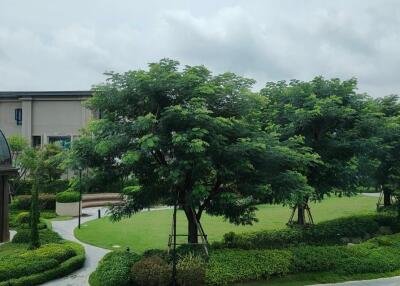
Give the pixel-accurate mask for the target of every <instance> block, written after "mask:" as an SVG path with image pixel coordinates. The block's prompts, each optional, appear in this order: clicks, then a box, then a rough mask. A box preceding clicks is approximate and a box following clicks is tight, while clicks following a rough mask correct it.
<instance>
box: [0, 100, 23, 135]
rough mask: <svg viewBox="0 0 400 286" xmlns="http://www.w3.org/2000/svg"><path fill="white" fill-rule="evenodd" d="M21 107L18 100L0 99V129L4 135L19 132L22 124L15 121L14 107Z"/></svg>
mask: <svg viewBox="0 0 400 286" xmlns="http://www.w3.org/2000/svg"><path fill="white" fill-rule="evenodd" d="M21 107H22V104H21V102H20V101H18V100H0V129H1V130H2V131H3V132H4V134H5V135H6V137H8V136H11V135H17V134H21V130H22V126H21V125H17V122H16V121H15V109H16V108H21Z"/></svg>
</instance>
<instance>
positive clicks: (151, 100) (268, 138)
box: [73, 59, 319, 242]
mask: <svg viewBox="0 0 400 286" xmlns="http://www.w3.org/2000/svg"><path fill="white" fill-rule="evenodd" d="M253 84H254V81H253V80H251V79H246V78H243V77H240V76H237V75H235V74H233V73H224V74H220V75H212V73H211V72H210V71H209V70H207V69H206V68H205V67H204V66H193V67H192V66H185V67H184V68H183V69H180V66H179V63H178V62H176V61H173V60H169V59H163V60H161V61H160V62H158V63H152V64H150V65H149V69H148V70H146V71H142V70H141V71H129V72H126V73H123V74H117V73H112V74H110V78H109V79H108V80H107V81H106V82H105V83H104V84H100V85H98V86H96V87H95V88H94V89H93V97H92V98H91V99H89V102H88V106H89V108H91V109H93V110H101V111H102V119H100V120H97V121H94V122H92V123H91V124H90V126H89V128H88V130H87V132H86V133H85V134H84V136H82V137H81V138H80V139H79V140H77V141H75V143H74V145H75V146H74V148H73V153H74V154H75V155H74V156H75V158H76V160H79V162H80V165H82V166H84V167H85V168H86V167H88V168H90V169H91V170H95V171H96V172H100V173H102V174H105V176H104V177H107V178H109V181H110V182H111V181H113V180H114V181H115V180H116V178H119V179H120V180H122V179H123V178H135V179H136V180H137V186H139V187H140V189H139V191H137V192H131V193H129V196H128V200H127V201H126V204H124V205H122V206H116V207H114V208H113V209H112V213H113V218H114V219H121V218H122V217H125V216H130V215H132V214H133V213H136V212H138V211H139V210H141V209H143V208H146V207H149V206H151V205H152V204H154V203H155V202H158V201H160V200H161V201H164V202H167V203H169V204H172V202H174V201H175V200H176V196H177V193H179V204H180V207H181V208H183V209H184V210H185V214H186V216H187V219H188V222H189V224H190V225H191V227H190V229H191V230H192V232H191V234H190V236H189V240H190V241H191V242H195V241H196V240H197V236H196V234H195V231H196V224H195V221H194V216H196V218H197V220H199V219H201V216H202V214H203V213H204V212H207V213H209V214H212V215H217V216H223V217H225V218H226V219H227V220H228V221H229V222H231V223H235V224H252V223H254V222H256V221H257V218H256V217H255V211H256V209H257V207H256V206H257V204H258V203H259V202H260V200H263V201H266V200H269V201H273V200H276V201H282V199H283V198H284V197H286V196H288V194H290V193H292V192H294V191H298V190H305V191H308V192H309V191H311V189H310V187H309V186H308V183H307V180H306V177H305V175H304V174H303V171H304V170H307V166H311V165H313V166H316V165H318V163H319V161H318V156H316V155H315V154H312V153H311V149H310V148H306V147H304V142H302V141H303V139H302V138H301V137H294V138H286V139H285V140H282V139H281V138H279V134H277V133H276V132H270V130H267V128H265V127H264V126H263V123H262V122H260V121H259V110H255V108H262V107H265V99H264V98H263V97H261V96H259V95H258V94H256V93H253V92H252V91H251V88H252V85H253Z"/></svg>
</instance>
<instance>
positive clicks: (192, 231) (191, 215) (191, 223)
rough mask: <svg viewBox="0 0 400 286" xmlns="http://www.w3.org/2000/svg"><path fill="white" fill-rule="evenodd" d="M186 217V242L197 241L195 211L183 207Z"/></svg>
mask: <svg viewBox="0 0 400 286" xmlns="http://www.w3.org/2000/svg"><path fill="white" fill-rule="evenodd" d="M185 214H186V218H187V221H188V243H198V242H199V239H198V229H197V222H196V213H195V212H194V210H193V209H191V208H188V209H185Z"/></svg>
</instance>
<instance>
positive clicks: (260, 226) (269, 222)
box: [75, 196, 377, 252]
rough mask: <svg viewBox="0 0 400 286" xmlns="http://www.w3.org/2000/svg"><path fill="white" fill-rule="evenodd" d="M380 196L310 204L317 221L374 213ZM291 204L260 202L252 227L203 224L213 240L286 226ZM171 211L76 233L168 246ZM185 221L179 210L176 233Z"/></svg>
mask: <svg viewBox="0 0 400 286" xmlns="http://www.w3.org/2000/svg"><path fill="white" fill-rule="evenodd" d="M376 201H377V198H372V197H366V196H357V197H352V198H337V197H333V198H329V199H326V200H324V201H323V202H321V203H312V204H311V205H310V207H311V211H312V213H313V216H314V220H315V222H320V221H324V220H330V219H334V218H337V217H342V216H349V215H354V214H365V213H369V212H374V211H375V208H376ZM289 215H290V210H289V208H288V207H282V206H279V205H273V206H271V205H261V206H259V211H258V213H257V217H258V219H259V222H258V223H256V224H254V225H253V226H235V225H233V224H230V223H228V222H226V221H224V220H223V218H221V217H212V216H208V215H204V216H203V218H202V224H203V227H204V229H205V232H206V233H207V234H208V237H209V240H210V241H216V240H221V238H222V236H223V235H224V234H225V233H227V232H230V231H234V232H248V231H257V230H264V229H278V228H284V227H285V224H286V222H287V220H288V218H289ZM171 220H172V210H158V211H151V212H147V211H145V212H141V213H138V214H136V215H134V216H132V218H130V219H124V220H122V221H120V222H117V223H113V222H111V221H110V220H109V218H107V217H105V218H102V219H99V220H94V221H90V222H88V223H86V224H84V225H83V227H82V228H81V229H80V230H79V229H75V236H76V237H77V238H78V239H79V240H81V241H83V242H86V243H89V244H92V245H96V246H100V247H103V248H108V249H115V247H113V246H119V247H121V248H126V247H129V248H130V249H131V250H133V251H136V252H143V251H144V250H146V249H150V248H166V247H167V242H168V235H169V233H170V230H171ZM186 228H187V226H186V221H185V218H184V214H183V213H182V212H179V213H178V226H177V233H178V234H185V233H186Z"/></svg>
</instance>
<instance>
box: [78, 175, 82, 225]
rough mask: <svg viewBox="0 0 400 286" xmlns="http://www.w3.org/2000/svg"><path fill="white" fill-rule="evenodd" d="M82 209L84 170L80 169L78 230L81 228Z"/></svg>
mask: <svg viewBox="0 0 400 286" xmlns="http://www.w3.org/2000/svg"><path fill="white" fill-rule="evenodd" d="M81 207H82V169H79V210H78V228H79V229H80V228H81Z"/></svg>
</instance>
